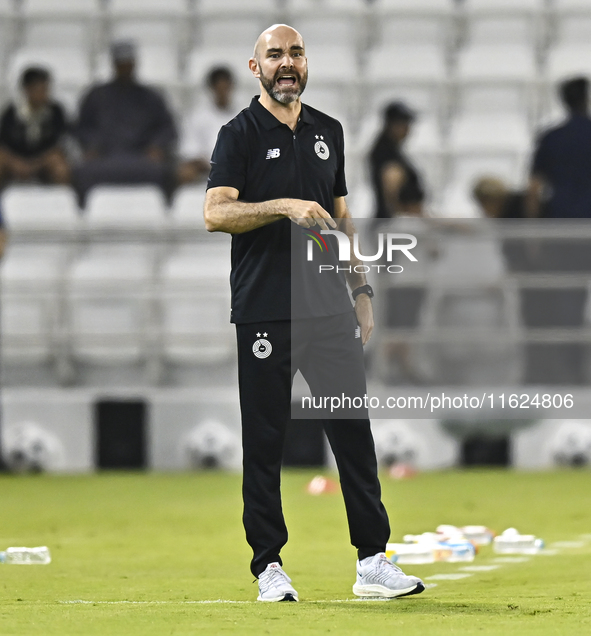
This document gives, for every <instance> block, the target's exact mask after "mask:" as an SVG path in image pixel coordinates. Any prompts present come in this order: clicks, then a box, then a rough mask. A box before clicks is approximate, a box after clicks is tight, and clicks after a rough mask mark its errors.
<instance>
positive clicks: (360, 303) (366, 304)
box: [334, 197, 374, 344]
mask: <svg viewBox="0 0 591 636" xmlns="http://www.w3.org/2000/svg"><path fill="white" fill-rule="evenodd" d="M334 216H335V218H337V219H345V221H344V222H343V221H341V223H339V230H341V231H344V232H345V233H346V234H347V236H348V237H349V240H350V241H351V245H352V244H353V235H354V234H355V226H354V224H353V220H352V219H351V214H350V212H349V208H348V207H347V202H346V201H345V197H335V200H334ZM357 265H363V263H362V262H361V261H360V260H359V259H358V258H357V257H356V256H355V254H351V272H350V273H349V272H347V273H346V274H345V275H346V278H347V283H348V284H349V288H350V289H351V291H355V290H356V289H357V288H358V287H362V286H363V285H367V279H366V278H365V274H363V273H357V272H356V271H355V268H356V266H357ZM359 269H361V270H362V269H363V268H359ZM355 314H356V316H357V321H358V322H359V326H360V327H361V340H362V342H363V344H366V343H367V342H368V341H369V339H370V337H371V333H372V331H373V327H374V321H373V307H372V305H371V298H370V297H369V296H368V295H367V294H365V293H362V294H359V295H358V296H357V298H356V299H355Z"/></svg>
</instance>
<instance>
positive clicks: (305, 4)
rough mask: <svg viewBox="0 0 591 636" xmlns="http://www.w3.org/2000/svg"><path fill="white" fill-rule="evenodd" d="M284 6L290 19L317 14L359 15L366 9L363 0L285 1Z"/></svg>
mask: <svg viewBox="0 0 591 636" xmlns="http://www.w3.org/2000/svg"><path fill="white" fill-rule="evenodd" d="M286 5H287V6H286V8H287V11H288V12H289V16H290V19H292V18H295V17H297V16H304V15H305V16H308V15H318V14H325V15H328V14H332V15H343V14H349V15H352V14H353V15H354V14H357V15H360V14H362V13H365V12H366V11H367V9H368V6H367V3H366V2H365V0H320V2H318V1H317V0H287V2H286Z"/></svg>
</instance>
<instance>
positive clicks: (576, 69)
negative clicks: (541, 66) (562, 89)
mask: <svg viewBox="0 0 591 636" xmlns="http://www.w3.org/2000/svg"><path fill="white" fill-rule="evenodd" d="M590 56H591V44H572V45H570V44H564V45H563V46H559V47H556V48H555V49H553V50H551V51H550V53H549V54H548V60H547V64H546V73H547V77H548V79H549V80H552V81H559V80H562V79H565V78H566V77H568V76H569V75H584V76H587V75H588V74H589V70H590V68H591V66H590V64H589V59H591V58H590Z"/></svg>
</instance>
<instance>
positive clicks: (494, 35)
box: [467, 15, 538, 47]
mask: <svg viewBox="0 0 591 636" xmlns="http://www.w3.org/2000/svg"><path fill="white" fill-rule="evenodd" d="M467 39H468V41H469V42H471V43H473V44H478V45H482V44H490V45H496V46H505V45H507V44H519V45H522V46H529V47H534V46H535V45H536V44H537V42H538V21H536V20H532V18H531V16H523V15H517V16H507V15H500V16H498V15H485V16H481V15H476V16H471V17H470V18H469V19H468V24H467Z"/></svg>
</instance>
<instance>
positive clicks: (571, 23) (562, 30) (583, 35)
mask: <svg viewBox="0 0 591 636" xmlns="http://www.w3.org/2000/svg"><path fill="white" fill-rule="evenodd" d="M589 29H591V6H590V7H589V12H588V13H586V14H581V15H572V14H568V15H565V16H561V15H558V16H557V17H556V19H555V21H554V30H555V38H554V39H555V43H556V45H557V46H573V45H583V44H587V43H588V42H589Z"/></svg>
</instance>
